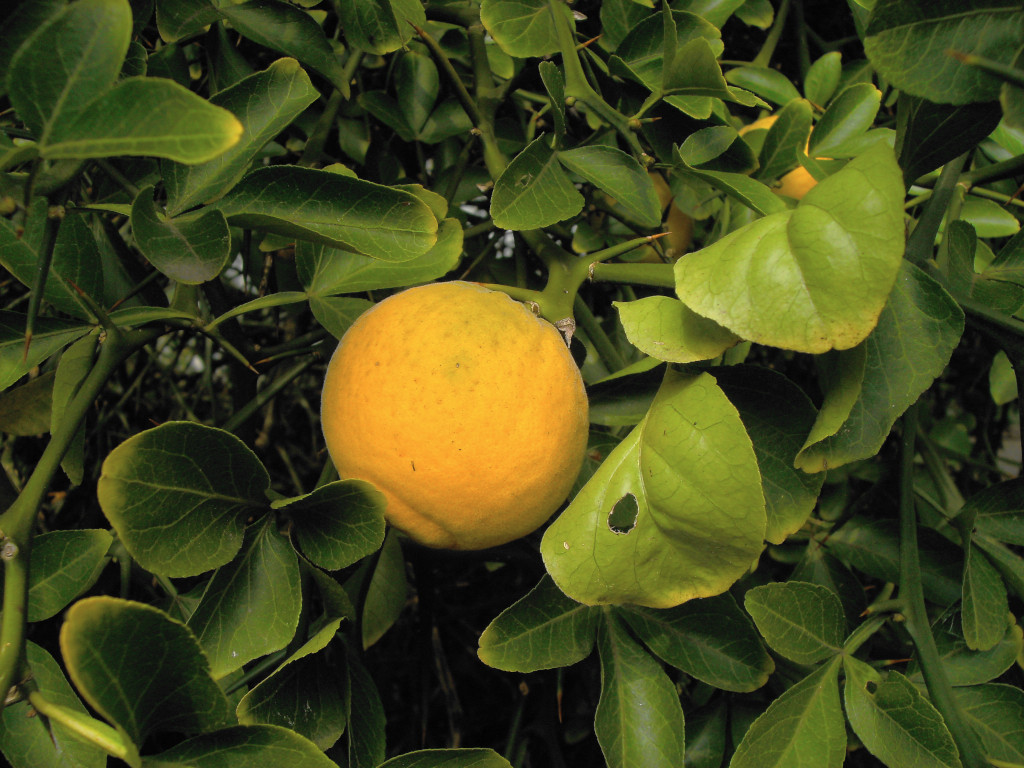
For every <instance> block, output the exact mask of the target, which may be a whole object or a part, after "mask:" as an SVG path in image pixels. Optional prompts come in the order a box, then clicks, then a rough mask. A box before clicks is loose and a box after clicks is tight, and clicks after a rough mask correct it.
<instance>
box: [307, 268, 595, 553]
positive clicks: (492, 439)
mask: <svg viewBox="0 0 1024 768" xmlns="http://www.w3.org/2000/svg"><path fill="white" fill-rule="evenodd" d="M321 414H322V420H323V430H324V437H325V439H326V441H327V449H328V451H329V452H330V454H331V458H332V459H333V461H334V464H335V466H336V467H337V469H338V473H339V474H340V475H341V477H342V478H359V479H363V480H368V481H369V482H371V483H373V484H374V485H375V486H377V488H379V489H380V490H381V491H382V492H383V494H384V496H385V497H386V499H387V510H386V512H385V516H386V517H387V518H388V520H389V521H390V522H391V524H392V525H394V526H395V527H396V528H398V529H399V530H401V531H404V532H405V533H406V534H408V535H409V536H410V537H411V538H413V539H414V540H416V541H418V542H420V543H422V544H425V545H427V546H431V547H439V548H446V549H484V548H486V547H492V546H497V545H499V544H504V543H505V542H508V541H512V540H513V539H517V538H519V537H521V536H525V535H526V534H528V533H530V532H531V531H533V530H535V529H537V528H538V527H539V526H541V525H542V524H543V523H544V522H545V521H546V520H547V519H548V518H549V517H550V516H551V514H552V513H553V512H554V511H555V510H556V509H557V508H558V507H559V505H560V504H561V503H562V502H563V501H564V500H565V498H566V496H568V494H569V491H570V490H571V489H572V485H573V483H574V482H575V480H576V476H577V474H578V473H579V470H580V466H581V465H582V463H583V456H584V452H585V450H586V444H587V432H588V417H587V397H586V392H585V391H584V388H583V380H582V378H581V377H580V372H579V368H578V367H577V366H576V363H575V362H574V361H573V359H572V356H571V355H570V354H569V350H568V348H567V347H566V344H565V340H564V338H563V337H562V335H561V333H559V331H558V330H557V329H556V328H555V327H554V326H553V325H551V324H550V323H548V322H547V321H545V320H543V319H541V318H539V317H537V316H536V315H534V314H533V313H532V312H531V311H530V310H529V309H527V308H526V306H525V305H523V304H522V303H520V302H517V301H514V300H513V299H511V298H509V296H507V295H506V294H504V293H501V292H498V291H492V290H489V289H487V288H484V287H483V286H480V285H477V284H474V283H466V282H445V283H432V284H430V285H424V286H419V287H417V288H410V289H408V290H405V291H402V292H400V293H397V294H395V295H393V296H390V297H388V298H386V299H384V300H383V301H381V302H379V303H378V304H376V305H375V306H373V307H372V308H371V309H369V310H367V311H366V312H365V313H364V314H363V315H361V316H360V317H359V318H358V319H357V320H356V322H355V323H353V325H352V326H351V327H350V328H349V330H348V331H347V332H346V333H345V335H344V337H343V338H342V340H341V343H340V344H339V345H338V348H337V350H336V351H335V353H334V356H333V357H332V358H331V362H330V364H329V365H328V368H327V377H326V379H325V380H324V388H323V396H322V402H321Z"/></svg>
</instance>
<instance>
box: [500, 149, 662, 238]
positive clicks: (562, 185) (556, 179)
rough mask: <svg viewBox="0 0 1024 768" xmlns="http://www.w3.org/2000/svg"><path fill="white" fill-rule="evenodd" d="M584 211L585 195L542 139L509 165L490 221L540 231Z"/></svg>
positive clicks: (502, 177)
mask: <svg viewBox="0 0 1024 768" xmlns="http://www.w3.org/2000/svg"><path fill="white" fill-rule="evenodd" d="M582 209H583V195H581V194H580V193H579V192H578V191H577V190H576V187H575V186H573V183H572V182H571V181H570V180H569V177H568V176H567V175H566V173H565V171H563V170H562V167H561V165H559V163H558V154H557V153H556V152H554V151H553V150H552V149H551V147H550V146H549V145H548V141H547V140H546V139H545V137H543V136H541V137H538V138H537V139H534V140H533V141H532V142H531V143H530V144H529V146H527V147H526V149H524V150H523V151H522V152H520V153H519V154H518V155H517V156H516V157H515V158H514V159H513V160H512V162H511V163H509V164H508V167H507V168H505V170H504V171H502V173H501V176H499V177H498V180H497V181H496V182H495V183H494V193H493V194H492V195H491V218H492V219H493V220H494V226H496V227H501V228H502V229H516V230H518V229H538V228H540V227H546V226H549V225H551V224H556V223H557V222H559V221H564V220H565V219H568V218H571V217H573V216H575V215H576V214H577V213H579V212H580V211H581V210H582ZM658 218H659V221H660V219H661V217H660V216H659V217H658Z"/></svg>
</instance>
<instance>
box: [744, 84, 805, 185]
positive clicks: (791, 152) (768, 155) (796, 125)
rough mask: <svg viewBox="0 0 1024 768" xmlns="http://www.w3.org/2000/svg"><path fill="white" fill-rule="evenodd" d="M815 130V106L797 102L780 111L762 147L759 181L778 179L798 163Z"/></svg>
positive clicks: (796, 100) (798, 100)
mask: <svg viewBox="0 0 1024 768" xmlns="http://www.w3.org/2000/svg"><path fill="white" fill-rule="evenodd" d="M810 131H811V105H810V103H809V102H808V101H807V100H806V99H794V100H793V101H791V102H790V103H789V104H787V105H786V106H785V107H783V108H782V109H780V110H779V111H778V116H777V117H776V119H775V122H774V123H772V125H771V127H770V128H769V129H768V131H767V133H765V136H764V143H763V144H762V145H761V153H760V157H759V159H760V162H761V167H760V169H759V170H758V171H757V178H759V179H777V178H779V177H780V176H781V175H782V174H783V173H785V172H786V171H789V170H792V169H793V168H794V166H795V165H796V164H797V152H802V151H803V150H804V147H805V146H806V145H807V136H808V134H809V133H810Z"/></svg>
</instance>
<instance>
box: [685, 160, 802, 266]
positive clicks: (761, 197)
mask: <svg viewBox="0 0 1024 768" xmlns="http://www.w3.org/2000/svg"><path fill="white" fill-rule="evenodd" d="M675 159H676V165H675V167H676V169H677V170H678V171H680V173H681V174H683V175H685V176H695V177H697V178H698V179H700V180H701V181H704V182H707V183H708V184H710V185H711V186H713V187H714V188H715V189H718V190H721V191H722V192H724V193H725V194H727V195H729V197H732V198H734V199H736V200H738V201H739V202H741V203H742V204H743V205H745V206H747V208H749V209H750V210H751V211H754V212H755V213H757V214H758V215H761V216H769V215H771V214H773V213H783V212H785V211H787V210H788V206H787V205H786V203H785V202H784V201H783V199H782V198H781V197H780V196H779V195H776V194H775V193H773V192H772V191H771V190H770V189H769V188H768V186H767V185H765V184H763V183H762V182H760V181H757V180H755V179H752V178H750V177H749V176H745V175H744V174H742V173H730V172H728V171H705V170H699V169H697V168H691V167H689V166H687V165H686V164H685V163H684V162H683V160H682V159H681V158H680V157H679V153H678V152H677V153H676V158H675ZM687 258H688V259H689V258H691V256H687Z"/></svg>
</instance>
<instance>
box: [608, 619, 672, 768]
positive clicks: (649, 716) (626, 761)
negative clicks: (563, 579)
mask: <svg viewBox="0 0 1024 768" xmlns="http://www.w3.org/2000/svg"><path fill="white" fill-rule="evenodd" d="M605 617H606V619H605V621H604V622H603V623H602V624H601V625H600V631H599V632H598V643H597V647H598V651H599V652H600V656H601V698H600V700H599V701H598V703H597V712H596V713H595V715H594V733H595V734H597V741H598V743H599V744H600V745H601V751H602V752H603V753H604V757H605V760H606V761H607V763H608V768H626V766H635V765H643V766H645V768H678V766H679V765H681V764H682V762H683V744H684V739H683V709H682V707H681V706H680V704H679V696H678V694H677V693H676V689H675V686H674V685H673V684H672V681H671V680H670V679H669V677H668V675H667V674H665V671H664V670H663V669H662V668H661V664H660V663H659V662H658V661H657V660H656V659H654V658H653V657H651V655H650V654H648V653H647V651H645V650H644V649H643V648H641V647H640V646H639V645H638V644H637V642H636V641H635V640H633V639H632V638H631V637H630V636H629V633H628V632H627V631H626V630H625V628H624V627H623V626H622V625H621V624H620V623H619V621H618V620H617V619H616V618H615V617H614V615H612V614H610V613H606V614H605Z"/></svg>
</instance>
